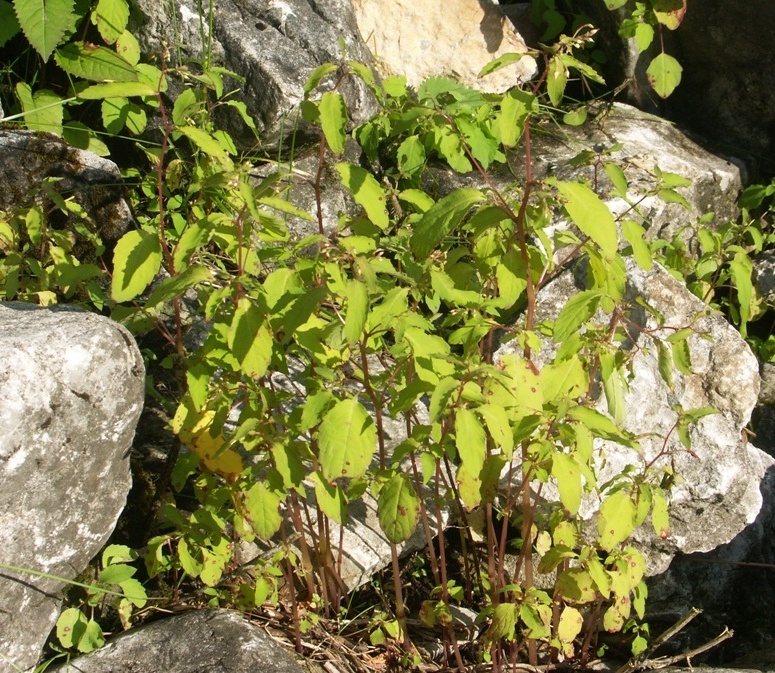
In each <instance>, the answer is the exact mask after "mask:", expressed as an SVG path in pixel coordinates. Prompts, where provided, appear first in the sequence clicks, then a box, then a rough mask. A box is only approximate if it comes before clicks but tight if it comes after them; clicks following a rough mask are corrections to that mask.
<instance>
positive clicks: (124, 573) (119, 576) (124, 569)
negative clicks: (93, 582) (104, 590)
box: [99, 563, 137, 584]
mask: <svg viewBox="0 0 775 673" xmlns="http://www.w3.org/2000/svg"><path fill="white" fill-rule="evenodd" d="M136 572H137V570H136V569H135V568H133V567H132V566H130V565H127V564H126V563H115V564H113V565H109V566H108V567H107V568H104V569H103V570H102V571H101V572H100V575H99V581H100V582H104V583H105V584H121V582H124V581H125V580H128V579H129V578H130V577H132V576H133V575H134V574H135V573H136Z"/></svg>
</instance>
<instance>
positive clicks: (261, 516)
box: [244, 481, 283, 540]
mask: <svg viewBox="0 0 775 673" xmlns="http://www.w3.org/2000/svg"><path fill="white" fill-rule="evenodd" d="M282 500H283V499H282V497H281V496H280V495H278V494H277V493H275V492H274V491H270V490H269V489H268V488H267V487H266V485H264V484H263V483H262V482H260V481H258V482H256V483H255V484H253V486H251V487H250V490H249V491H248V492H247V493H246V494H245V498H244V504H245V511H246V514H247V518H248V520H249V521H250V525H251V526H252V528H253V530H254V531H255V533H256V535H258V536H259V537H260V538H261V539H262V540H269V539H270V538H271V537H272V536H273V535H274V534H275V533H276V532H277V531H278V530H280V526H281V525H282V522H283V518H282V516H280V503H281V502H282Z"/></svg>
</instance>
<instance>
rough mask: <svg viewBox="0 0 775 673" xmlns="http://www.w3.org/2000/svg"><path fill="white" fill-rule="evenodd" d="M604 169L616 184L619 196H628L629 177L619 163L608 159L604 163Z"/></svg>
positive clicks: (615, 189) (624, 197)
mask: <svg viewBox="0 0 775 673" xmlns="http://www.w3.org/2000/svg"><path fill="white" fill-rule="evenodd" d="M603 170H604V171H605V174H606V175H607V176H608V179H609V180H610V181H611V183H612V184H613V186H614V191H615V192H616V195H617V196H621V197H622V198H623V199H626V198H627V177H626V176H625V175H624V171H623V170H622V168H621V166H619V164H615V163H614V162H612V161H606V162H605V163H604V164H603Z"/></svg>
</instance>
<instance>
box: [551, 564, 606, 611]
mask: <svg viewBox="0 0 775 673" xmlns="http://www.w3.org/2000/svg"><path fill="white" fill-rule="evenodd" d="M595 589H596V585H595V582H594V580H593V579H592V576H591V575H590V574H589V572H587V571H586V570H584V569H582V568H570V569H569V570H564V571H563V572H561V573H560V574H559V575H558V576H557V583H556V584H555V591H556V592H558V593H559V594H560V595H561V596H562V597H563V598H564V599H565V600H569V601H572V602H574V603H592V602H593V601H595V600H596V599H597V591H596V590H595Z"/></svg>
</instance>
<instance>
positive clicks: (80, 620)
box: [56, 608, 88, 650]
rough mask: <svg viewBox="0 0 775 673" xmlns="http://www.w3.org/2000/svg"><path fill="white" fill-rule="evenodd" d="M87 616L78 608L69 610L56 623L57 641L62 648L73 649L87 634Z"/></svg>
mask: <svg viewBox="0 0 775 673" xmlns="http://www.w3.org/2000/svg"><path fill="white" fill-rule="evenodd" d="M87 621H88V620H87V619H86V615H84V614H83V612H81V611H80V610H79V609H78V608H67V609H66V610H64V611H63V612H62V614H61V615H59V618H58V619H57V623H56V633H57V639H58V640H59V643H60V644H61V645H62V647H64V648H66V649H68V650H69V649H73V648H74V647H76V646H77V645H78V642H79V641H80V640H81V638H82V637H83V634H84V633H85V632H86V623H87Z"/></svg>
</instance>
